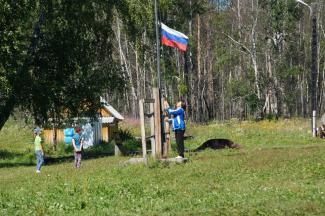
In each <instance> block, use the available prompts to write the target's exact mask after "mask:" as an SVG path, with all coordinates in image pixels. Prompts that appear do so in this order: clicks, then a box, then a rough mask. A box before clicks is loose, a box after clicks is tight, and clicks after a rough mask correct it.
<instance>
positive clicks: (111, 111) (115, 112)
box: [100, 97, 124, 120]
mask: <svg viewBox="0 0 325 216" xmlns="http://www.w3.org/2000/svg"><path fill="white" fill-rule="evenodd" d="M100 102H101V103H102V104H103V107H104V108H105V109H106V110H107V111H108V112H110V113H111V114H112V116H113V117H114V118H117V119H118V120H124V117H123V116H122V115H121V114H120V113H119V112H118V111H117V110H116V109H114V107H112V106H111V105H110V104H109V103H108V102H107V101H106V100H105V99H104V98H102V97H100Z"/></svg>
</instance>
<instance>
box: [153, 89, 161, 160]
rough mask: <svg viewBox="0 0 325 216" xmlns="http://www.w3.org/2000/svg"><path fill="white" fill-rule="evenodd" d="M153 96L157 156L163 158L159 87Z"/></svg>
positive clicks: (154, 90)
mask: <svg viewBox="0 0 325 216" xmlns="http://www.w3.org/2000/svg"><path fill="white" fill-rule="evenodd" d="M152 92H153V98H154V99H155V104H154V108H155V141H156V149H155V150H156V157H157V158H161V111H160V93H159V90H158V88H153V90H152Z"/></svg>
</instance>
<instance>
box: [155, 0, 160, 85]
mask: <svg viewBox="0 0 325 216" xmlns="http://www.w3.org/2000/svg"><path fill="white" fill-rule="evenodd" d="M155 23H156V44H157V47H156V49H157V87H158V89H159V90H160V87H161V86H160V85H161V81H160V41H159V19H158V0H155Z"/></svg>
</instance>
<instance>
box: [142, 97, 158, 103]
mask: <svg viewBox="0 0 325 216" xmlns="http://www.w3.org/2000/svg"><path fill="white" fill-rule="evenodd" d="M144 103H155V99H153V98H146V99H144Z"/></svg>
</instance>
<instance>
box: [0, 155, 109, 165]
mask: <svg viewBox="0 0 325 216" xmlns="http://www.w3.org/2000/svg"><path fill="white" fill-rule="evenodd" d="M2 152H4V151H1V152H0V154H1V153H2ZM5 153H6V155H7V157H6V158H3V157H2V155H1V159H13V161H4V162H1V160H0V169H1V168H10V167H19V166H35V165H36V158H34V159H33V160H32V161H26V162H20V161H14V159H15V158H16V159H17V160H19V157H23V156H24V154H18V153H17V154H16V153H11V152H5ZM112 155H114V154H113V153H112V152H110V151H109V152H100V151H89V152H88V151H85V152H83V154H82V160H90V159H97V158H102V157H107V156H112ZM9 156H10V157H9ZM22 160H23V159H22ZM73 160H74V156H73V155H66V156H46V155H45V157H44V165H45V166H46V165H53V164H60V163H65V162H73Z"/></svg>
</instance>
